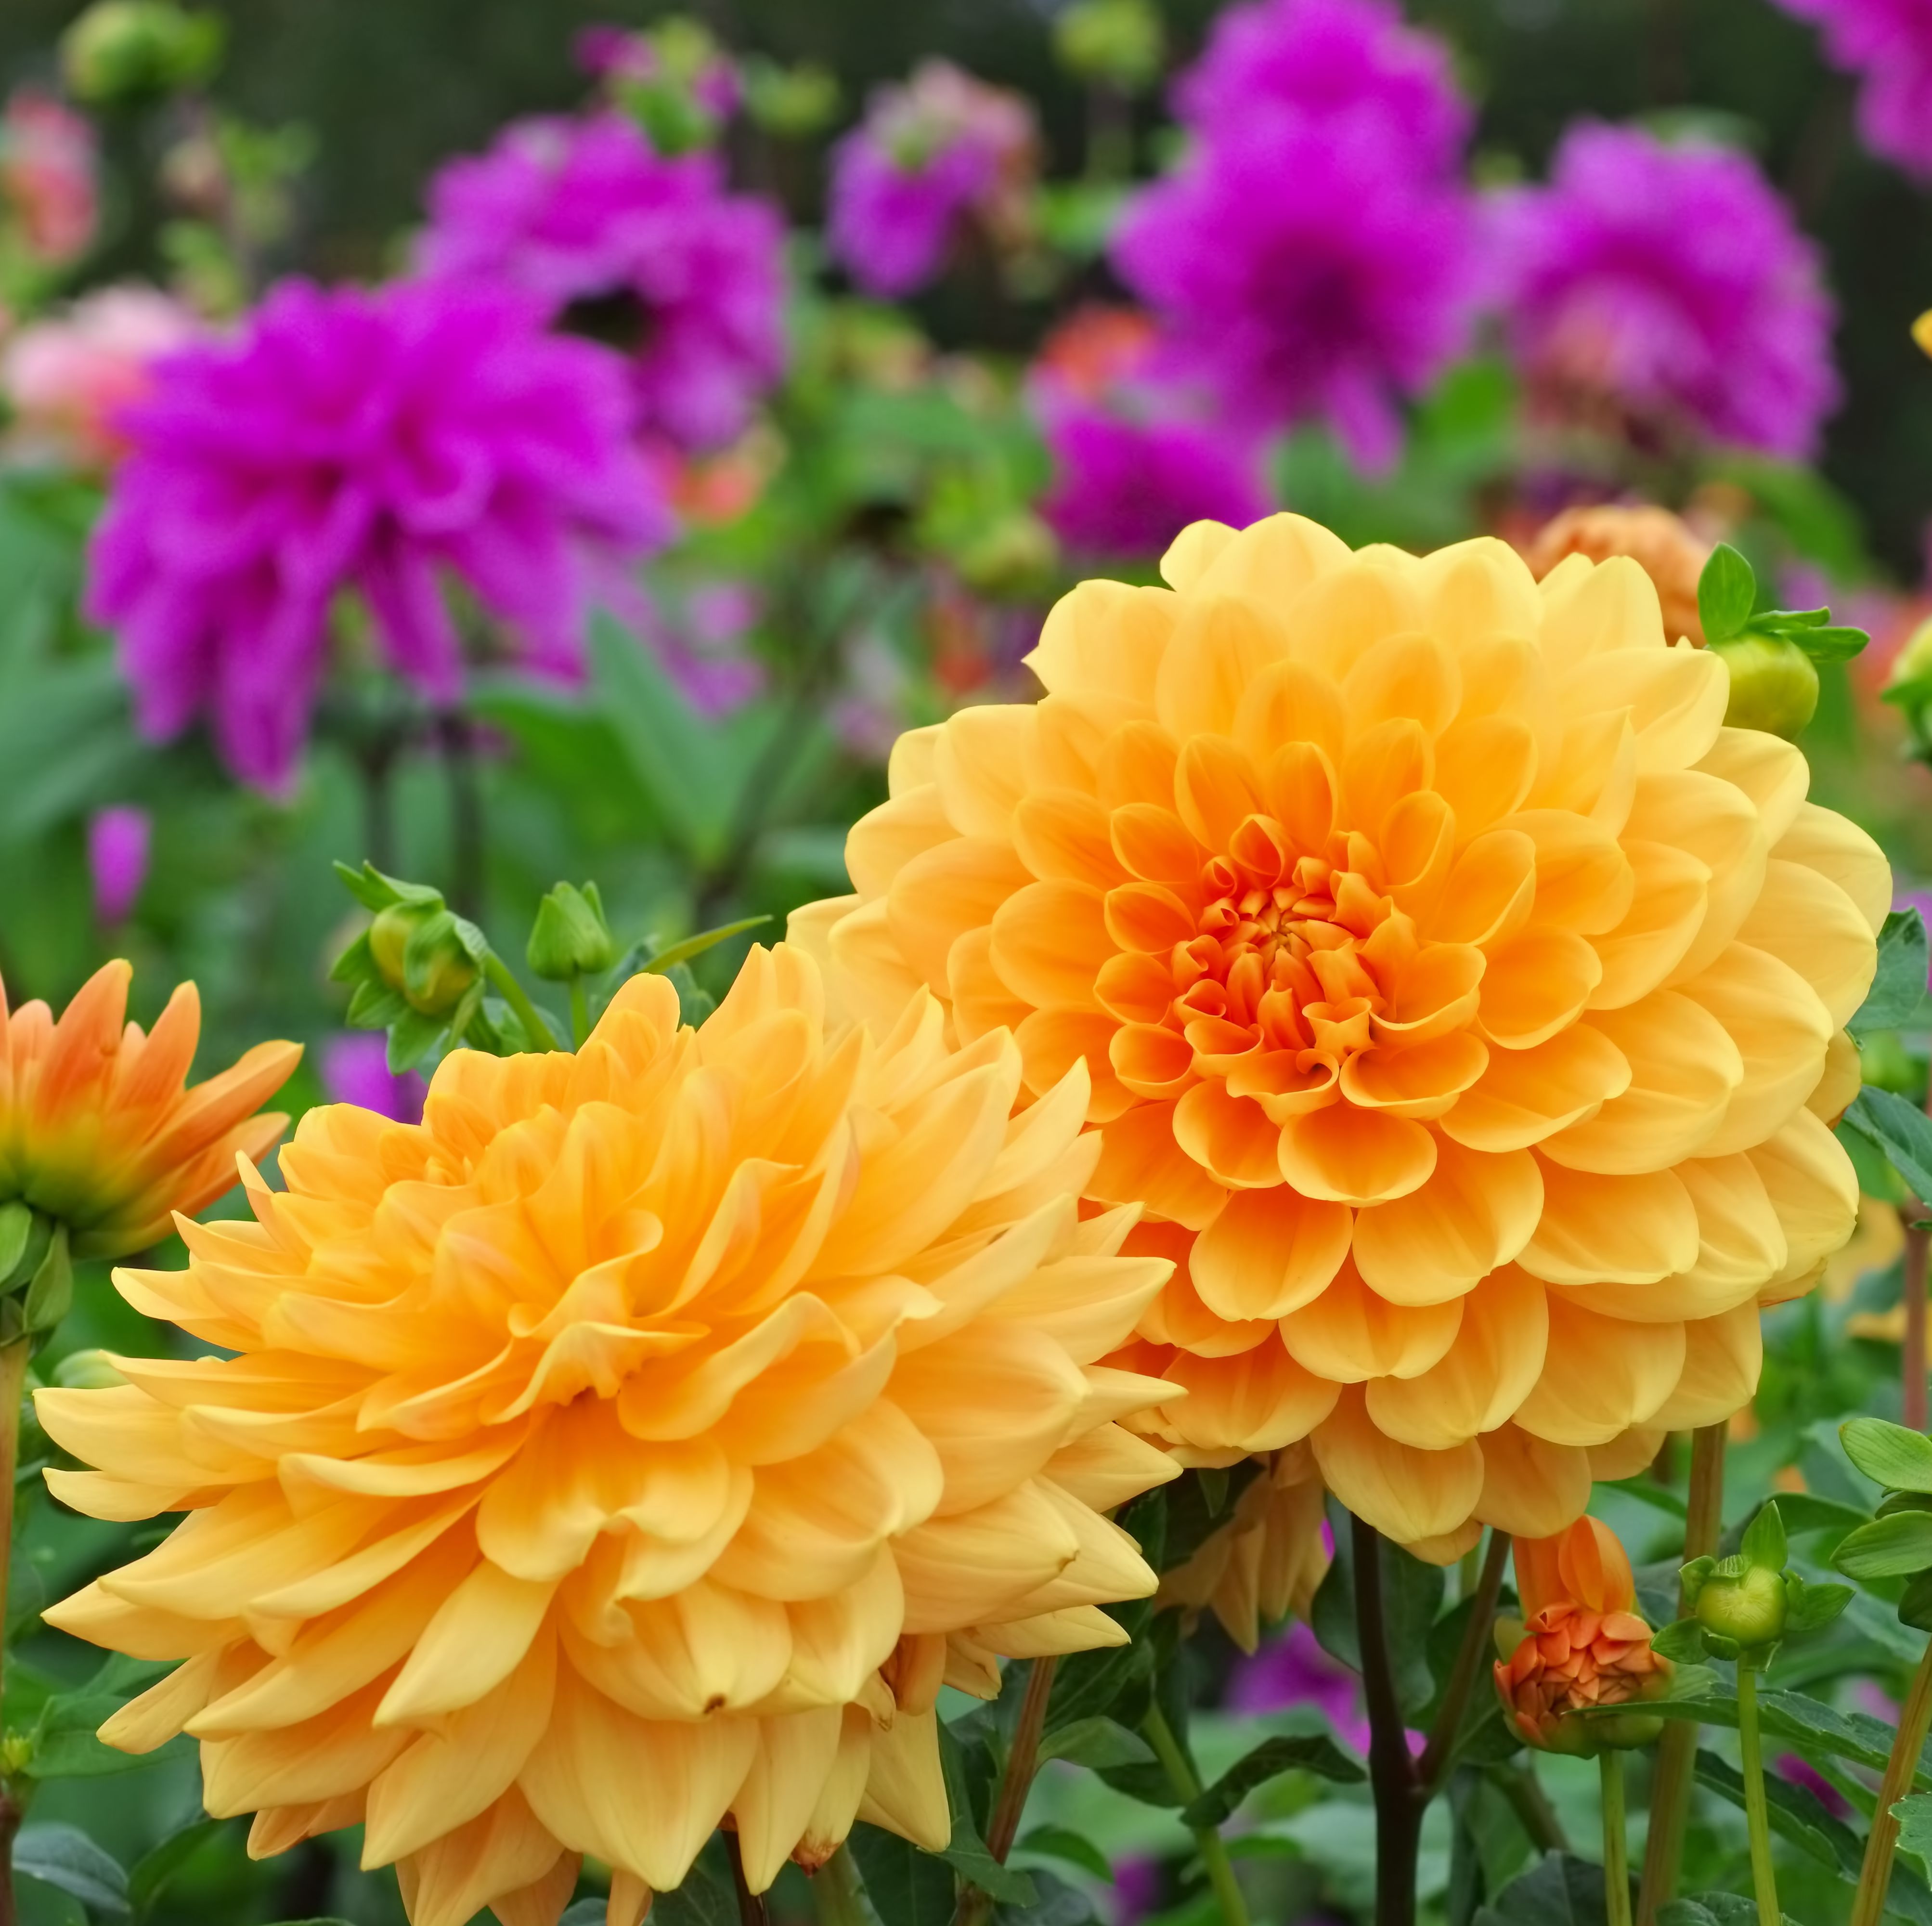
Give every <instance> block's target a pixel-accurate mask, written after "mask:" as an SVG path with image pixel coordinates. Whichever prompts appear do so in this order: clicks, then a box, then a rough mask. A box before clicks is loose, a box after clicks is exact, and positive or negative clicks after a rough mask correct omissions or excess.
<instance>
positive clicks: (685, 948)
mask: <svg viewBox="0 0 1932 1926" xmlns="http://www.w3.org/2000/svg"><path fill="white" fill-rule="evenodd" d="M770 921H771V918H770V917H769V916H741V917H740V918H739V919H738V921H737V922H730V923H724V924H721V925H720V926H719V927H718V928H717V929H706V930H700V931H699V932H698V933H697V935H695V936H687V937H686V938H685V939H684V941H682V943H673V944H671V945H670V947H669V948H668V949H665V950H658V952H657V953H656V954H655V956H652V958H651V959H649V962H646V964H645V965H644V966H643V967H644V968H645V969H646V971H649V972H650V973H651V974H653V975H656V976H661V975H662V974H664V971H667V970H668V969H670V968H672V967H673V965H676V964H679V963H688V962H690V961H691V959H692V958H693V957H694V956H703V954H704V953H705V952H706V950H709V949H710V948H711V947H712V946H713V945H714V944H720V943H724V942H727V941H729V940H730V938H733V937H734V936H742V935H743V934H744V933H745V931H746V930H748V929H757V926H759V924H760V923H768V922H770Z"/></svg>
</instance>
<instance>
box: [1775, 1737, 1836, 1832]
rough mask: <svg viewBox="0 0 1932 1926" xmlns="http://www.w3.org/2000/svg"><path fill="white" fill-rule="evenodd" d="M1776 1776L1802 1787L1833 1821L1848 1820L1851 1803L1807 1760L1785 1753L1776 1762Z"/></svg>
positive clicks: (1791, 1753) (1794, 1754)
mask: <svg viewBox="0 0 1932 1926" xmlns="http://www.w3.org/2000/svg"><path fill="white" fill-rule="evenodd" d="M1778 1777H1779V1778H1781V1779H1788V1780H1790V1782H1791V1783H1792V1784H1793V1785H1794V1786H1802V1787H1804V1788H1805V1790H1806V1791H1807V1792H1808V1793H1812V1794H1813V1795H1814V1796H1815V1797H1816V1798H1817V1801H1818V1803H1819V1804H1820V1805H1822V1806H1823V1808H1825V1810H1826V1811H1827V1812H1829V1814H1831V1815H1832V1817H1833V1818H1834V1819H1849V1818H1850V1817H1851V1816H1852V1802H1851V1801H1850V1800H1849V1799H1846V1796H1844V1794H1843V1793H1841V1792H1840V1791H1839V1790H1838V1787H1836V1786H1835V1785H1833V1784H1832V1782H1831V1781H1830V1780H1829V1779H1828V1778H1826V1776H1825V1775H1824V1774H1823V1773H1822V1772H1820V1771H1819V1769H1817V1766H1814V1765H1813V1764H1811V1762H1810V1761H1809V1760H1804V1759H1801V1758H1799V1756H1798V1754H1796V1753H1795V1752H1787V1753H1786V1754H1784V1756H1783V1757H1781V1759H1780V1760H1778Z"/></svg>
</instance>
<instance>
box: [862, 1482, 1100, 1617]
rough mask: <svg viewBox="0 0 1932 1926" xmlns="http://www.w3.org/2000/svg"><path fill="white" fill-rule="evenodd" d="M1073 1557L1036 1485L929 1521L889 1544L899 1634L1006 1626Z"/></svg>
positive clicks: (1063, 1528)
mask: <svg viewBox="0 0 1932 1926" xmlns="http://www.w3.org/2000/svg"><path fill="white" fill-rule="evenodd" d="M1079 1555H1080V1540H1079V1536H1078V1535H1076V1532H1074V1530H1073V1527H1072V1526H1071V1525H1070V1523H1068V1522H1067V1518H1066V1517H1065V1516H1064V1514H1063V1513H1062V1512H1061V1510H1060V1509H1059V1508H1057V1507H1056V1506H1055V1505H1054V1504H1053V1503H1052V1501H1051V1499H1049V1497H1048V1496H1047V1495H1046V1490H1045V1488H1044V1487H1043V1485H1042V1484H1040V1481H1038V1480H1035V1481H1033V1482H1032V1483H1031V1484H1026V1485H1023V1486H1022V1487H1019V1489H1018V1490H1014V1491H1010V1492H1008V1493H1006V1494H1004V1496H1001V1497H1000V1498H999V1499H995V1501H994V1502H992V1503H991V1504H989V1505H982V1506H980V1508H978V1509H977V1510H976V1511H965V1512H959V1513H956V1514H953V1516H952V1517H946V1518H933V1519H929V1520H928V1521H927V1522H926V1523H925V1524H923V1525H921V1526H917V1527H916V1528H915V1529H913V1530H912V1531H910V1532H907V1533H905V1534H904V1535H903V1536H902V1537H901V1538H898V1539H896V1540H895V1541H894V1543H893V1546H892V1558H893V1560H894V1562H895V1564H896V1565H898V1571H899V1580H900V1583H901V1584H902V1585H903V1586H904V1588H905V1601H906V1602H905V1629H906V1630H907V1631H908V1632H921V1631H939V1630H941V1629H943V1628H945V1627H947V1626H952V1625H961V1624H966V1625H972V1624H975V1623H978V1622H982V1621H988V1622H990V1621H993V1620H997V1619H1004V1618H1010V1617H1012V1616H1014V1615H1015V1607H1016V1606H1017V1605H1018V1604H1019V1601H1022V1600H1023V1599H1025V1598H1028V1596H1029V1595H1031V1594H1033V1593H1034V1592H1037V1591H1038V1590H1039V1589H1040V1587H1041V1586H1043V1585H1045V1584H1046V1583H1047V1582H1048V1580H1050V1579H1052V1578H1055V1577H1058V1575H1059V1574H1061V1572H1063V1571H1065V1570H1066V1569H1067V1567H1068V1566H1069V1565H1072V1564H1073V1561H1074V1560H1075V1559H1076V1558H1078V1557H1079Z"/></svg>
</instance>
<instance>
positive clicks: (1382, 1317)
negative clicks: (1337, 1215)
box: [1281, 1264, 1463, 1385]
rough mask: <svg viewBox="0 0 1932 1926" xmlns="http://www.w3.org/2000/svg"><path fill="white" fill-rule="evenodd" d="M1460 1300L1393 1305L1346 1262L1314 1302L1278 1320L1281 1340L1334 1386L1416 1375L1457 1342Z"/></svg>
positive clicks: (1295, 1356)
mask: <svg viewBox="0 0 1932 1926" xmlns="http://www.w3.org/2000/svg"><path fill="white" fill-rule="evenodd" d="M1462 1321H1463V1305H1462V1301H1461V1300H1460V1298H1457V1299H1453V1300H1451V1301H1450V1302H1449V1303H1448V1304H1391V1303H1390V1302H1389V1301H1388V1300H1387V1299H1386V1298H1382V1297H1380V1296H1379V1295H1377V1294H1376V1292H1373V1291H1372V1290H1370V1289H1369V1288H1368V1286H1367V1285H1365V1284H1364V1283H1363V1282H1362V1280H1361V1275H1360V1274H1359V1273H1358V1271H1356V1269H1355V1266H1354V1265H1352V1264H1351V1265H1348V1266H1347V1267H1346V1268H1345V1269H1344V1270H1343V1272H1342V1274H1341V1275H1340V1277H1337V1279H1336V1280H1335V1282H1334V1283H1333V1284H1331V1285H1330V1286H1329V1287H1328V1289H1327V1290H1325V1292H1322V1295H1321V1296H1320V1297H1319V1298H1316V1300H1315V1301H1314V1302H1313V1303H1312V1304H1306V1305H1304V1307H1302V1308H1301V1310H1298V1311H1293V1312H1291V1313H1289V1315H1288V1316H1286V1317H1285V1318H1283V1319H1282V1320H1281V1341H1282V1343H1283V1346H1284V1347H1285V1348H1286V1350H1287V1352H1288V1355H1289V1356H1290V1357H1291V1358H1293V1359H1294V1360H1295V1362H1296V1363H1297V1364H1300V1365H1301V1366H1302V1367H1303V1368H1304V1370H1309V1371H1312V1372H1313V1373H1314V1374H1315V1375H1316V1376H1317V1377H1319V1378H1325V1379H1329V1380H1331V1382H1334V1383H1336V1384H1338V1385H1355V1384H1360V1383H1362V1382H1364V1380H1366V1379H1370V1378H1381V1377H1396V1378H1413V1377H1418V1376H1421V1373H1424V1372H1425V1371H1427V1370H1429V1368H1430V1367H1431V1366H1432V1365H1433V1364H1438V1363H1439V1362H1440V1361H1442V1358H1443V1356H1444V1355H1445V1353H1446V1352H1448V1349H1449V1347H1450V1346H1451V1345H1452V1344H1453V1343H1454V1342H1455V1340H1456V1333H1457V1330H1458V1328H1460V1325H1461V1324H1462Z"/></svg>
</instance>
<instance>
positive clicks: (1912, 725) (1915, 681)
mask: <svg viewBox="0 0 1932 1926" xmlns="http://www.w3.org/2000/svg"><path fill="white" fill-rule="evenodd" d="M1885 700H1886V701H1888V703H1891V705H1892V706H1893V707H1894V708H1895V709H1897V710H1898V712H1900V714H1901V715H1903V717H1904V718H1905V721H1906V727H1908V728H1909V729H1910V730H1911V731H1912V736H1913V737H1914V738H1915V739H1916V740H1917V741H1918V742H1925V741H1927V739H1928V738H1932V619H1928V620H1927V621H1924V622H1921V623H1920V624H1919V625H1918V627H1917V628H1915V629H1914V630H1913V631H1912V633H1911V634H1909V636H1907V637H1906V640H1905V646H1904V647H1903V648H1902V649H1900V650H1899V652H1898V653H1897V655H1894V657H1893V658H1892V663H1891V674H1890V675H1889V676H1887V677H1886V678H1885Z"/></svg>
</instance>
